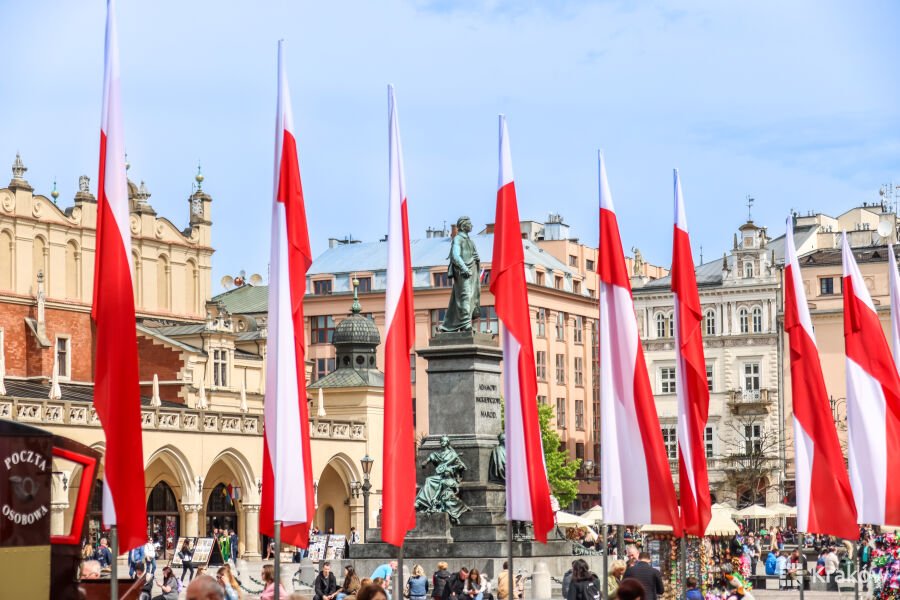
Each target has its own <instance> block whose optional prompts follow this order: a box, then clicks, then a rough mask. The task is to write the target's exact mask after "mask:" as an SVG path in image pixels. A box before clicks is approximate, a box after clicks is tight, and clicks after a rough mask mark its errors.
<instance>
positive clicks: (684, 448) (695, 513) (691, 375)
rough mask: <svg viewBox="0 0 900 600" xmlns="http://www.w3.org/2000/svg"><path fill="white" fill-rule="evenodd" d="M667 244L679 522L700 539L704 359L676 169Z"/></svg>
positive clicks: (705, 482)
mask: <svg viewBox="0 0 900 600" xmlns="http://www.w3.org/2000/svg"><path fill="white" fill-rule="evenodd" d="M672 244H673V248H672V273H671V275H672V294H673V296H674V299H675V339H676V340H677V343H676V344H675V381H676V391H677V397H678V459H679V460H678V481H679V488H680V489H681V519H682V522H683V524H684V531H685V533H686V534H689V535H695V536H697V537H702V536H704V535H705V534H706V526H707V525H708V524H709V519H710V517H711V516H712V508H711V506H712V502H711V500H710V495H709V475H708V474H707V472H706V439H705V434H706V422H707V420H708V419H709V388H708V387H707V382H706V360H705V359H704V358H703V330H702V328H701V322H702V319H703V314H702V312H701V310H700V295H699V293H698V292H697V277H696V274H695V273H694V258H693V256H692V255H691V240H690V237H689V236H688V225H687V217H686V216H685V210H684V198H683V196H682V195H681V180H680V179H679V178H678V169H675V230H674V235H673V238H672Z"/></svg>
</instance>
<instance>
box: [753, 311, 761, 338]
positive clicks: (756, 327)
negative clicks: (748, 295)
mask: <svg viewBox="0 0 900 600" xmlns="http://www.w3.org/2000/svg"><path fill="white" fill-rule="evenodd" d="M762 330H763V323H762V309H761V308H760V307H758V306H754V307H753V333H762Z"/></svg>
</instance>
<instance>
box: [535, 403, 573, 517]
mask: <svg viewBox="0 0 900 600" xmlns="http://www.w3.org/2000/svg"><path fill="white" fill-rule="evenodd" d="M538 420H539V421H540V423H541V439H542V440H543V443H544V463H545V464H546V465H547V481H548V482H549V483H550V492H551V493H552V494H553V495H554V496H556V499H557V500H559V505H560V506H561V507H566V506H569V505H570V504H572V502H573V501H574V500H575V497H576V496H577V495H578V481H577V480H576V479H575V472H576V471H578V469H579V468H580V467H581V459H580V458H576V459H575V460H569V453H568V452H566V451H565V450H561V449H560V445H559V444H560V439H559V434H558V433H556V430H555V429H554V428H553V427H552V425H551V423H552V421H553V409H552V408H550V405H548V404H538Z"/></svg>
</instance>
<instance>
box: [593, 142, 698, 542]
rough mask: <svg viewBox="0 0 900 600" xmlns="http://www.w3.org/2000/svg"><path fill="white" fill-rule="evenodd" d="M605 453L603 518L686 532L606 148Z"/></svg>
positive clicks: (602, 265)
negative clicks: (652, 384)
mask: <svg viewBox="0 0 900 600" xmlns="http://www.w3.org/2000/svg"><path fill="white" fill-rule="evenodd" d="M599 254H600V256H599V260H598V264H597V270H598V273H599V275H600V349H599V351H600V423H601V430H600V436H601V437H600V439H601V444H602V447H603V452H602V454H601V459H600V465H601V467H600V471H601V482H602V487H603V489H602V500H603V517H604V519H605V520H606V522H607V523H614V524H620V525H626V524H648V523H653V524H657V525H669V526H671V527H672V529H673V530H674V533H675V535H676V536H680V535H681V518H680V517H679V515H678V504H677V502H676V500H675V484H674V483H673V482H672V474H671V472H670V471H669V459H668V457H667V455H666V451H665V448H664V447H663V440H662V435H661V433H660V431H661V430H660V427H659V418H658V416H657V414H656V405H655V404H654V402H653V392H652V391H651V389H650V380H649V378H648V376H647V366H646V364H645V363H644V350H643V348H642V346H641V340H640V337H639V335H638V326H637V319H636V318H635V315H634V303H633V302H632V299H631V281H630V279H629V277H628V271H627V269H626V268H625V253H624V252H623V251H622V240H621V238H620V236H619V225H618V222H617V221H616V211H615V207H614V206H613V201H612V195H611V194H610V192H609V183H608V182H607V180H606V165H605V164H604V162H603V155H602V154H601V155H600V253H599Z"/></svg>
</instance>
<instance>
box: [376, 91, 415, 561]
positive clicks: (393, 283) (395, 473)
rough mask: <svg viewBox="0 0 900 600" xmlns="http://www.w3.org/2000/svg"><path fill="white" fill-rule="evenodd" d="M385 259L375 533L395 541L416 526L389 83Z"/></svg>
mask: <svg viewBox="0 0 900 600" xmlns="http://www.w3.org/2000/svg"><path fill="white" fill-rule="evenodd" d="M388 153H389V155H390V158H389V169H388V170H389V175H390V193H389V200H388V240H387V244H388V264H387V282H386V285H385V293H384V315H385V317H384V330H385V344H384V485H383V486H382V488H383V492H382V495H383V502H382V512H381V523H382V526H381V539H382V540H383V541H384V542H387V543H388V544H392V545H394V546H400V545H401V544H402V543H403V539H404V538H405V537H406V532H407V531H409V530H410V529H413V528H414V527H415V526H416V509H415V503H416V478H415V477H412V476H411V475H410V474H411V473H415V471H416V457H415V434H414V432H413V421H412V415H413V413H412V410H413V406H412V390H411V389H410V364H409V360H410V358H409V357H410V353H411V352H412V351H413V346H414V345H415V343H416V329H415V327H416V320H415V313H414V311H413V293H412V261H411V260H410V254H409V218H408V216H407V210H406V179H405V177H404V174H403V148H402V146H401V144H400V123H399V122H398V120H397V102H396V99H395V98H394V86H392V85H389V86H388Z"/></svg>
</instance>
